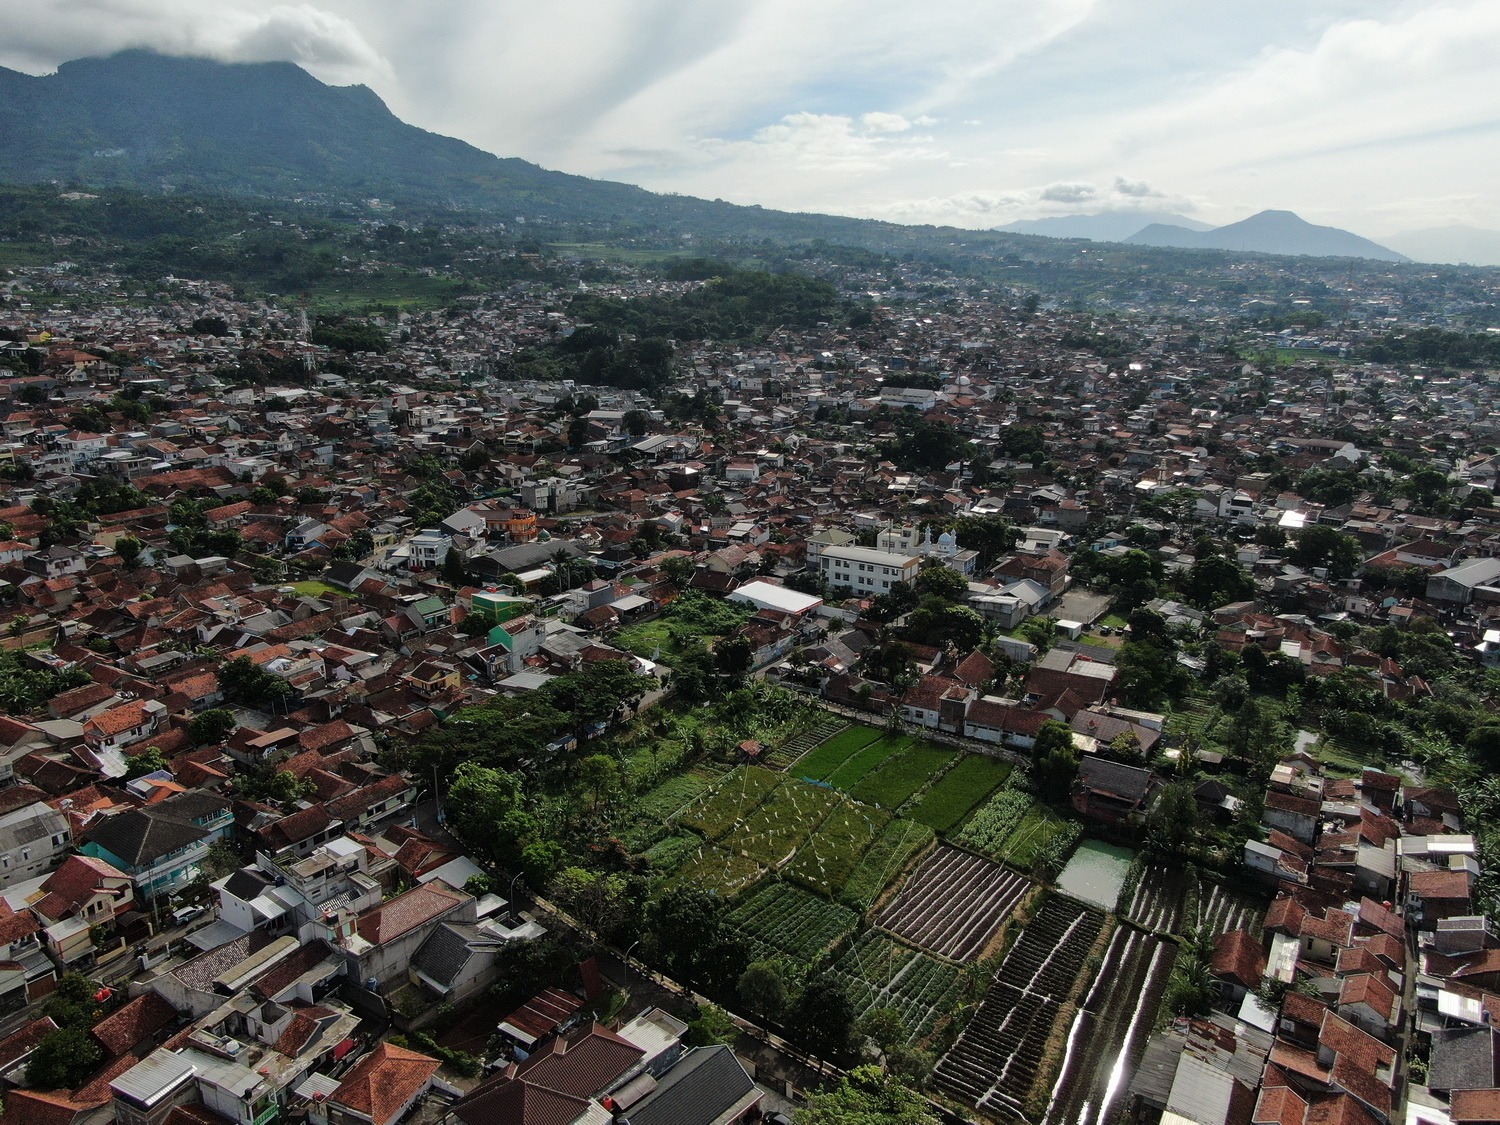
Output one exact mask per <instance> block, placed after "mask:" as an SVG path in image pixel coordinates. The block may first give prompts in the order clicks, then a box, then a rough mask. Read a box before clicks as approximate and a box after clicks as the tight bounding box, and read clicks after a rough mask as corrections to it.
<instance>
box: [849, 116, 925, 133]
mask: <svg viewBox="0 0 1500 1125" xmlns="http://www.w3.org/2000/svg"><path fill="white" fill-rule="evenodd" d="M859 121H860V124H861V125H863V126H864V127H865V128H866V129H868V130H869V131H870V132H872V133H904V132H906V131H907V130H908V129H910V128H911V127H912V123H911V122H910V121H908V120H907V119H906V118H904V117H902V116H901V115H900V114H899V113H867V114H865V115H864V116H863V117H861V118H860V119H859Z"/></svg>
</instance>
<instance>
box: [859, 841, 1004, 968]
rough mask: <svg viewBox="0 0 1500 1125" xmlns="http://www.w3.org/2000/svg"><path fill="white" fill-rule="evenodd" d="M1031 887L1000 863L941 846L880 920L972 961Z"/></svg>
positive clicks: (913, 940) (918, 940)
mask: <svg viewBox="0 0 1500 1125" xmlns="http://www.w3.org/2000/svg"><path fill="white" fill-rule="evenodd" d="M1030 887H1031V883H1030V882H1029V881H1028V880H1026V879H1023V878H1022V877H1021V876H1019V875H1017V874H1015V873H1014V872H1011V871H1007V870H1006V869H1005V868H1003V867H1001V866H999V865H998V864H994V863H990V862H989V861H988V860H985V859H981V858H980V857H979V856H977V855H970V854H969V853H968V852H961V851H959V850H958V849H956V848H948V847H940V848H938V849H937V850H936V851H934V852H933V853H932V854H931V855H930V856H928V857H927V858H926V859H925V860H924V861H923V862H922V865H921V866H920V867H918V868H917V870H916V871H914V872H912V875H911V877H910V878H909V879H907V880H906V883H905V884H904V885H903V886H902V888H901V891H900V893H899V894H897V895H896V897H895V898H894V899H892V900H891V901H890V903H889V904H888V905H887V906H886V907H885V909H884V910H882V911H881V912H880V915H879V916H878V917H877V918H876V919H875V923H876V925H878V926H880V927H882V928H884V929H887V930H890V931H891V932H892V933H893V934H896V935H897V936H898V937H902V938H905V939H906V940H907V941H909V942H911V943H912V944H913V945H917V946H920V947H921V948H923V949H926V950H928V951H930V952H932V953H936V954H938V955H939V956H942V957H949V958H952V959H953V960H955V961H967V960H971V959H973V958H974V957H977V956H979V954H980V952H981V951H982V950H983V949H984V947H985V946H986V945H988V944H989V942H990V939H991V938H993V937H994V936H995V933H996V931H997V930H999V929H1000V923H1002V922H1004V921H1005V919H1006V918H1007V917H1009V915H1010V912H1011V911H1012V910H1014V909H1015V908H1016V904H1017V903H1019V902H1020V901H1021V897H1022V896H1023V895H1024V894H1025V893H1026V892H1027V890H1029V889H1030Z"/></svg>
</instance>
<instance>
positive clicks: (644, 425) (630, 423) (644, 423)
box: [620, 410, 651, 437]
mask: <svg viewBox="0 0 1500 1125" xmlns="http://www.w3.org/2000/svg"><path fill="white" fill-rule="evenodd" d="M620 421H621V422H622V423H623V424H624V426H625V430H626V432H628V433H629V434H630V436H631V437H645V436H646V431H647V429H649V428H650V426H651V415H649V414H647V413H646V412H645V411H644V410H627V411H625V416H624V417H623V418H621V419H620Z"/></svg>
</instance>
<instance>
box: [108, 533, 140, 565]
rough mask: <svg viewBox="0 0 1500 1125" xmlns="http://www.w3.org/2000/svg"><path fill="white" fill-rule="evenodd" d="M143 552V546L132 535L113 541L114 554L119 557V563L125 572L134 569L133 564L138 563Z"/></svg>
mask: <svg viewBox="0 0 1500 1125" xmlns="http://www.w3.org/2000/svg"><path fill="white" fill-rule="evenodd" d="M143 550H145V544H143V543H142V542H141V541H140V540H139V539H137V538H136V537H135V536H134V535H122V536H120V537H119V538H118V539H116V540H115V554H117V555H119V556H120V562H121V563H122V564H123V565H124V567H125V569H126V570H131V569H134V567H135V564H136V563H137V562H139V561H140V557H141V552H142V551H143Z"/></svg>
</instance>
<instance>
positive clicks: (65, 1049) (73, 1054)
mask: <svg viewBox="0 0 1500 1125" xmlns="http://www.w3.org/2000/svg"><path fill="white" fill-rule="evenodd" d="M103 1058H104V1052H103V1051H101V1050H100V1049H99V1045H98V1044H97V1043H95V1042H94V1041H93V1040H92V1039H90V1038H89V1036H88V1033H87V1032H86V1031H85V1030H83V1029H82V1028H77V1027H60V1028H58V1029H57V1030H56V1031H53V1032H50V1033H48V1035H47V1037H46V1038H45V1039H43V1040H42V1041H41V1042H40V1043H39V1044H37V1048H36V1050H35V1051H33V1052H32V1055H31V1058H30V1059H29V1060H28V1061H27V1063H26V1084H27V1085H28V1086H31V1087H34V1088H35V1089H38V1090H72V1089H74V1088H76V1087H78V1086H81V1085H83V1083H84V1082H85V1081H87V1080H88V1077H89V1075H91V1074H92V1073H93V1072H94V1068H95V1067H96V1066H98V1065H99V1063H100V1062H101V1061H102V1060H103Z"/></svg>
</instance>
